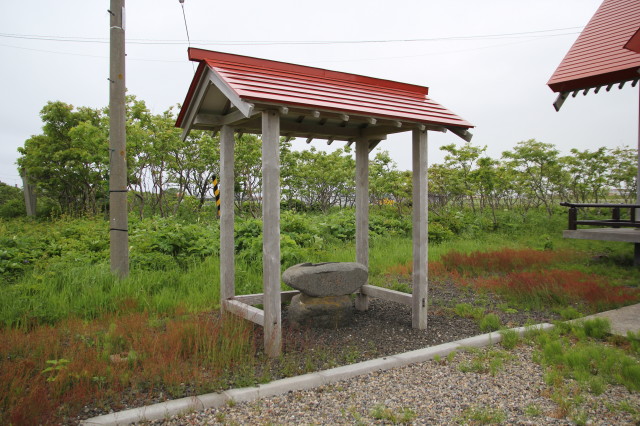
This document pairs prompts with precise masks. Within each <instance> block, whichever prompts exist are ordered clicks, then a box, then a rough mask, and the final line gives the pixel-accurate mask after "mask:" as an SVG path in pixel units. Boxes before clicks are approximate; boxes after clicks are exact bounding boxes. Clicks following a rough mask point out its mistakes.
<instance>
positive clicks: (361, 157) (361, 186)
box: [356, 139, 369, 311]
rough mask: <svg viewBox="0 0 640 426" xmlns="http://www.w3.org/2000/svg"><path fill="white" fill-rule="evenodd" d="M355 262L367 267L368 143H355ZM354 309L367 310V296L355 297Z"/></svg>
mask: <svg viewBox="0 0 640 426" xmlns="http://www.w3.org/2000/svg"><path fill="white" fill-rule="evenodd" d="M356 262H358V263H362V264H363V265H364V266H366V267H367V268H368V267H369V141H368V140H366V139H359V140H357V141H356ZM356 309H358V310H359V311H366V310H367V309H369V296H367V295H365V294H364V293H362V292H360V293H358V294H357V296H356Z"/></svg>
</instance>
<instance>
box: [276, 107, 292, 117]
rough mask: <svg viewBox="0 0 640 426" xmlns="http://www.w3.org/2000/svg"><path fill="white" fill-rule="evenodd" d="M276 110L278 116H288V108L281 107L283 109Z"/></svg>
mask: <svg viewBox="0 0 640 426" xmlns="http://www.w3.org/2000/svg"><path fill="white" fill-rule="evenodd" d="M278 110H279V111H280V115H287V114H289V108H287V107H284V106H283V107H280V108H279V109H278Z"/></svg>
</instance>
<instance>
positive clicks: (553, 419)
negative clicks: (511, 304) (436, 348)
mask: <svg viewBox="0 0 640 426" xmlns="http://www.w3.org/2000/svg"><path fill="white" fill-rule="evenodd" d="M429 300H430V303H431V306H430V311H429V323H428V329H427V331H420V330H415V329H413V328H411V314H410V309H409V308H408V307H406V306H403V305H399V304H396V303H392V302H388V301H384V300H378V299H373V300H372V301H371V305H370V309H369V310H368V311H366V312H357V313H356V314H355V317H354V321H353V324H352V325H351V326H350V327H346V328H342V329H339V330H292V329H289V328H287V327H286V310H285V311H284V313H283V323H284V324H285V336H284V337H285V338H284V342H285V352H289V353H295V352H296V351H298V352H299V353H300V354H303V353H305V352H306V353H308V352H309V351H311V352H312V351H317V350H322V349H323V348H324V349H325V350H326V348H330V350H331V351H332V352H334V353H335V354H336V359H340V358H341V356H343V355H344V354H346V353H348V354H350V357H349V358H348V359H349V362H358V361H363V360H366V359H371V358H376V357H381V356H385V355H391V354H396V353H402V352H406V351H410V350H414V349H418V348H423V347H427V346H432V345H437V344H441V343H445V342H451V341H455V340H459V339H462V338H465V337H471V336H475V335H478V334H481V331H480V330H479V328H478V325H477V321H476V320H474V319H470V318H460V317H458V316H456V315H454V314H453V307H454V306H455V304H457V303H470V304H474V303H476V304H479V305H481V306H483V307H485V309H486V312H487V313H489V312H492V313H495V314H496V315H498V316H499V317H500V319H501V321H502V323H503V324H504V325H507V326H509V327H515V326H520V325H524V324H525V323H540V322H550V321H552V320H554V319H558V318H557V315H555V314H553V313H551V312H544V311H530V312H514V311H513V310H511V309H505V305H504V301H503V300H500V298H499V297H497V296H496V295H491V294H489V295H485V296H484V300H480V301H479V300H478V297H477V295H476V294H474V293H471V292H468V291H465V290H464V289H460V288H458V287H455V286H453V285H451V284H450V283H438V284H436V285H430V289H429ZM498 307H501V309H498ZM505 311H506V312H505ZM496 350H497V348H495V347H494V348H485V349H481V350H473V351H468V352H467V351H464V352H459V353H458V354H456V356H455V357H454V358H453V359H452V360H440V361H428V362H424V363H420V364H414V365H410V366H407V367H402V368H395V369H392V370H387V371H382V372H375V373H371V374H367V375H364V376H359V377H356V378H353V379H350V380H344V381H341V382H338V383H335V384H332V385H326V386H321V387H318V388H315V389H313V390H307V391H296V392H289V393H287V394H284V395H280V396H276V397H270V398H264V399H260V400H258V401H255V402H251V403H238V404H229V405H228V406H225V407H223V408H218V409H209V410H205V411H200V412H194V413H190V414H187V415H183V416H176V417H172V418H168V419H164V420H162V421H156V422H152V423H151V424H165V425H191V424H370V423H387V424H390V423H412V424H434V423H435V424H451V423H472V424H473V423H475V424H486V423H498V422H502V423H507V424H563V425H564V424H574V423H576V422H578V423H586V424H634V423H635V422H638V421H639V420H640V417H639V415H638V414H635V417H634V414H630V413H628V412H626V411H624V410H620V409H612V408H610V407H613V406H614V405H616V406H617V404H619V403H620V402H623V401H626V402H627V403H628V405H629V406H630V407H635V409H636V413H640V394H639V393H637V392H636V393H630V392H628V391H627V390H626V389H625V388H623V387H620V386H610V387H609V388H608V390H607V391H606V392H605V393H603V394H601V395H599V396H594V395H591V394H589V393H586V392H583V393H582V395H583V397H584V401H583V402H582V403H581V404H580V405H579V408H578V410H577V411H576V410H575V409H574V410H573V411H571V412H568V411H567V410H566V409H564V410H563V407H561V406H559V405H558V404H556V403H555V402H554V401H553V400H552V394H553V389H550V388H549V387H548V386H547V385H546V384H545V383H544V379H543V372H542V369H541V367H540V365H538V364H537V363H535V362H533V360H532V357H533V352H534V349H533V348H532V347H531V346H528V345H524V344H523V345H520V346H518V347H517V348H515V349H513V350H511V351H508V352H504V351H501V352H499V353H502V354H504V353H508V354H511V356H509V355H505V356H503V357H499V358H501V359H502V358H505V359H504V360H503V362H502V366H501V367H500V368H498V369H497V371H493V372H492V371H490V370H491V369H490V368H489V367H488V365H489V364H488V363H489V362H490V360H491V359H495V358H496V356H495V351H496ZM491 351H493V352H491ZM487 354H489V355H487ZM343 358H344V356H343ZM482 363H484V364H483V365H484V368H481V369H478V368H475V369H474V368H471V370H473V371H467V370H469V369H470V368H469V366H476V367H477V366H478V365H480V364H482ZM323 367H324V368H327V367H326V366H322V365H317V366H316V369H321V368H323ZM463 370H464V371H467V372H463ZM273 378H274V379H276V378H278V374H277V372H275V376H274V377H273ZM571 398H573V397H572V396H566V397H565V400H567V401H571ZM635 424H640V423H635Z"/></svg>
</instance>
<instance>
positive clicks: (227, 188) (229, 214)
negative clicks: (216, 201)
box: [220, 125, 236, 310]
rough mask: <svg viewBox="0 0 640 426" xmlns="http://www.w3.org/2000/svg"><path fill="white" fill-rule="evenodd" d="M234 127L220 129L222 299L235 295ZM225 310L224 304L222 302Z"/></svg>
mask: <svg viewBox="0 0 640 426" xmlns="http://www.w3.org/2000/svg"><path fill="white" fill-rule="evenodd" d="M234 144H235V140H234V137H233V128H232V127H231V126H228V125H225V126H222V129H220V300H226V299H230V298H232V297H233V296H234V295H235V292H236V290H235V243H234V236H233V224H234V220H235V212H234V208H235V206H234V202H233V200H234V194H233V191H234V179H233V173H234V170H233V159H234V148H235V147H234ZM222 309H223V310H224V304H222Z"/></svg>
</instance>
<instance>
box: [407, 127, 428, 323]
mask: <svg viewBox="0 0 640 426" xmlns="http://www.w3.org/2000/svg"><path fill="white" fill-rule="evenodd" d="M412 139H413V141H412V157H413V161H412V163H413V232H412V234H413V277H412V278H413V295H412V301H413V304H412V307H411V324H412V326H413V328H417V329H419V330H424V329H426V328H427V294H428V278H427V277H428V275H427V274H428V269H427V258H428V257H427V254H428V245H427V239H428V235H429V234H428V233H427V220H428V205H427V203H428V194H427V167H428V164H427V132H422V131H420V130H417V129H414V130H413V138H412Z"/></svg>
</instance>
